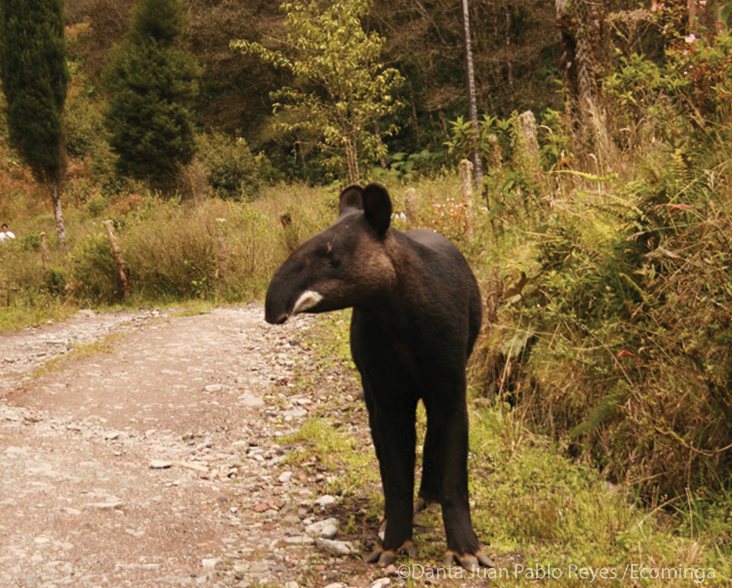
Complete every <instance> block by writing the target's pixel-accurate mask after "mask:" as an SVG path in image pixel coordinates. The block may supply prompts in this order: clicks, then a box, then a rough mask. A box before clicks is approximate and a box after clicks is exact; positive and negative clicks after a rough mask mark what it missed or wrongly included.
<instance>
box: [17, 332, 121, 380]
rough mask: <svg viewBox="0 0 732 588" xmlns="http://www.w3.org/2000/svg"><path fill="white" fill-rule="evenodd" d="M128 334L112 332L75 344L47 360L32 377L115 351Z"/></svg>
mask: <svg viewBox="0 0 732 588" xmlns="http://www.w3.org/2000/svg"><path fill="white" fill-rule="evenodd" d="M125 337H126V335H124V334H122V333H112V334H111V335H107V336H106V337H104V338H102V339H100V340H99V341H94V342H93V343H87V344H82V345H75V346H74V347H73V349H71V350H70V351H69V352H68V353H67V354H66V355H61V356H59V357H55V358H53V359H51V360H50V361H47V362H46V363H44V364H43V366H41V367H39V368H38V369H36V370H34V371H32V372H31V373H30V377H31V378H40V377H42V376H45V375H47V374H49V373H51V372H55V371H59V370H63V369H66V368H67V367H68V366H69V365H70V364H71V363H73V362H75V361H83V360H85V359H90V358H93V357H98V356H100V355H106V354H109V353H112V352H113V351H114V347H115V345H116V344H117V343H118V342H119V341H121V340H122V339H124V338H125Z"/></svg>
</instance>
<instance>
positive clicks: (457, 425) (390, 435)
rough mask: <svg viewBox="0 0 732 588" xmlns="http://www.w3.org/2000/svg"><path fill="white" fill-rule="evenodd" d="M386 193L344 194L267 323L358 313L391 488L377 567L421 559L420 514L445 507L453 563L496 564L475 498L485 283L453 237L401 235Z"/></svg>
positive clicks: (277, 294) (293, 258)
mask: <svg viewBox="0 0 732 588" xmlns="http://www.w3.org/2000/svg"><path fill="white" fill-rule="evenodd" d="M391 216H392V204H391V199H390V197H389V193H388V192H387V190H386V189H385V188H384V187H383V186H381V185H379V184H375V183H374V184H369V185H368V186H366V187H365V188H362V187H360V186H357V185H354V186H350V187H348V188H346V189H345V190H343V192H342V193H341V195H340V203H339V216H338V219H337V221H336V222H335V224H333V225H332V226H331V227H329V228H328V229H326V230H325V231H323V232H322V233H319V234H318V235H315V236H314V237H312V238H311V239H310V240H308V241H306V242H305V243H303V244H302V245H301V246H300V247H299V248H297V249H296V250H295V251H294V252H293V253H292V254H291V255H290V257H289V258H288V259H287V260H286V261H285V262H284V264H282V266H281V267H280V268H279V269H278V270H277V271H276V272H275V274H274V276H273V278H272V281H271V282H270V284H269V288H268V289H267V296H266V299H265V319H266V320H267V322H269V323H273V324H281V323H284V322H285V321H286V320H287V319H288V318H289V317H290V316H291V315H294V314H298V313H302V312H307V313H319V312H327V311H331V310H338V309H342V308H348V307H353V313H352V318H351V353H352V355H353V360H354V363H355V364H356V367H357V368H358V371H359V373H360V375H361V381H362V384H363V391H364V398H365V400H366V407H367V409H368V415H369V425H370V427H371V436H372V439H373V443H374V447H375V449H376V457H377V459H378V462H379V469H380V473H381V482H382V486H383V491H384V502H385V512H384V518H385V521H386V529H385V534H384V538H383V541H382V545H381V547H379V548H377V549H376V550H375V551H374V553H372V554H371V555H370V556H369V557H368V558H367V561H369V562H370V563H379V564H380V565H382V566H385V565H388V564H390V563H392V562H393V561H394V560H395V559H396V558H397V556H398V555H399V554H401V553H407V554H408V555H410V556H412V557H414V556H415V555H416V550H415V547H414V545H413V543H412V515H413V510H418V509H419V508H423V507H425V506H426V505H429V504H431V503H439V504H440V505H441V507H442V519H443V523H444V525H445V534H446V537H447V549H448V550H447V553H446V556H445V563H446V565H450V564H451V563H453V561H455V560H457V561H458V563H460V564H461V565H462V566H463V567H465V568H467V569H470V570H474V569H476V568H477V567H478V566H479V565H480V564H483V565H485V566H489V567H490V566H492V565H493V563H492V562H491V560H490V559H489V558H488V557H487V555H485V553H484V552H483V551H482V548H481V546H480V544H479V542H478V538H477V537H476V534H475V532H474V530H473V526H472V522H471V519H470V504H469V501H468V411H467V404H466V375H465V365H466V362H467V360H468V357H469V356H470V353H471V352H472V349H473V345H474V343H475V339H476V337H477V336H478V331H479V330H480V324H481V313H482V305H481V297H480V290H479V288H478V283H477V281H476V279H475V276H474V275H473V272H472V271H471V269H470V267H469V265H468V263H467V261H466V260H465V258H464V257H463V255H462V254H461V253H460V251H458V249H457V248H456V247H455V246H454V245H453V244H452V243H451V242H450V241H448V240H447V239H446V238H444V237H442V236H440V235H438V234H437V233H433V232H431V231H427V230H422V229H412V230H409V231H406V232H400V231H398V230H396V229H394V228H393V227H391V226H390V225H391ZM420 399H421V400H422V402H423V403H424V406H425V410H426V413H427V432H426V436H425V442H424V451H423V466H422V481H421V484H420V489H419V493H418V497H417V501H416V502H415V503H414V505H413V502H412V501H413V497H414V470H415V447H416V431H415V421H416V409H417V403H418V401H419V400H420Z"/></svg>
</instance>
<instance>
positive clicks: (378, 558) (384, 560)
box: [366, 541, 417, 568]
mask: <svg viewBox="0 0 732 588" xmlns="http://www.w3.org/2000/svg"><path fill="white" fill-rule="evenodd" d="M401 553H406V554H407V555H408V556H409V557H411V558H416V557H417V548H416V547H415V546H414V543H412V542H411V541H405V542H404V544H403V545H402V546H401V547H400V548H399V549H397V550H396V551H395V550H393V549H381V548H379V549H376V550H375V551H374V552H373V553H372V554H371V555H369V556H368V557H367V558H366V563H375V564H378V565H379V566H380V567H382V568H385V567H386V566H388V565H389V564H393V563H394V562H395V561H396V558H397V556H398V555H399V554H401Z"/></svg>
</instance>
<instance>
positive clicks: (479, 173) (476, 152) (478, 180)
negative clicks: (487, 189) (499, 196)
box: [462, 0, 483, 192]
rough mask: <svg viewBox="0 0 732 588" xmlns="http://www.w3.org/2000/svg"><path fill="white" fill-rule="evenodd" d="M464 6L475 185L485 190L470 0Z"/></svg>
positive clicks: (464, 31)
mask: <svg viewBox="0 0 732 588" xmlns="http://www.w3.org/2000/svg"><path fill="white" fill-rule="evenodd" d="M462 6H463V34H464V36H465V78H466V80H467V90H468V110H469V114H470V122H471V125H472V127H473V133H474V137H473V172H474V179H475V185H476V187H477V189H478V191H479V192H482V191H483V162H482V160H481V158H480V147H479V145H478V136H479V133H480V127H479V126H478V101H477V98H476V91H475V69H474V68H473V48H472V44H471V40H470V11H469V5H468V0H462Z"/></svg>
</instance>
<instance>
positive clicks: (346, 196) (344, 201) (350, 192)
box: [338, 184, 363, 216]
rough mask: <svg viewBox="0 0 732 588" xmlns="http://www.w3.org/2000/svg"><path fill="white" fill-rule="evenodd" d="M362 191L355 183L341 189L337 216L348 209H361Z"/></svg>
mask: <svg viewBox="0 0 732 588" xmlns="http://www.w3.org/2000/svg"><path fill="white" fill-rule="evenodd" d="M362 193H363V188H362V187H361V186H359V185H357V184H354V185H352V186H348V188H346V189H345V190H343V192H341V198H340V202H339V204H338V216H342V215H343V213H345V212H347V211H348V210H363V199H362V197H361V194H362Z"/></svg>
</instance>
